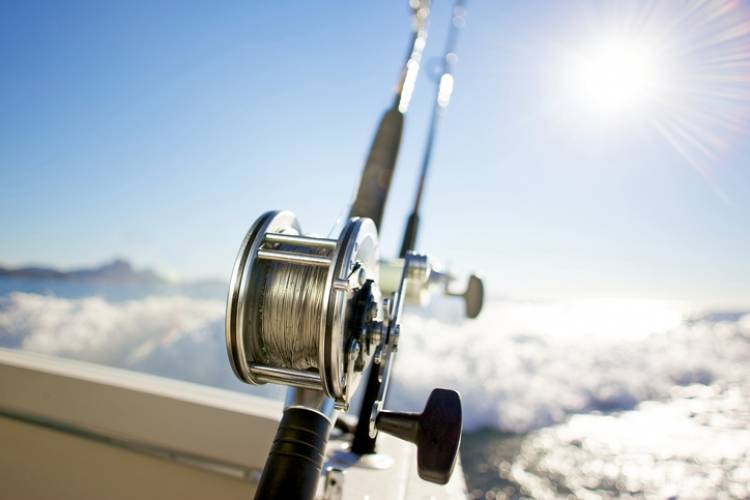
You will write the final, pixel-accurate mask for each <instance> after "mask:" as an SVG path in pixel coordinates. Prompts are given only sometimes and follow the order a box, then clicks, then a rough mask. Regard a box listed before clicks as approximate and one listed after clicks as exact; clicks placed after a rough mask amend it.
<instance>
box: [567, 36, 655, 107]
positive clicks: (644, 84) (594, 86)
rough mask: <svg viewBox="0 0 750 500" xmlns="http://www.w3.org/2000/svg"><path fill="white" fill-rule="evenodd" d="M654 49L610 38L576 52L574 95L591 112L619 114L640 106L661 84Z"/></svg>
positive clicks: (633, 42) (572, 69)
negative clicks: (577, 53) (579, 52)
mask: <svg viewBox="0 0 750 500" xmlns="http://www.w3.org/2000/svg"><path fill="white" fill-rule="evenodd" d="M655 53H656V49H655V48H654V47H653V46H649V44H647V43H643V42H640V41H638V40H628V39H622V40H609V41H606V42H604V43H600V44H597V45H594V46H592V47H590V48H589V49H588V50H587V51H585V52H583V53H581V54H579V55H578V57H577V58H576V60H575V61H574V63H573V65H572V68H571V76H572V80H573V81H572V84H573V89H574V90H575V92H576V94H577V96H576V98H577V99H578V100H579V101H580V102H581V104H583V105H584V106H586V107H588V108H590V111H594V112H596V113H600V114H604V115H619V114H623V113H630V112H634V111H636V110H639V109H643V108H644V107H645V106H647V105H648V104H649V101H653V100H655V99H656V98H657V97H658V95H657V94H658V91H659V88H660V87H664V83H665V82H663V77H662V75H661V74H660V71H659V64H658V62H657V57H656V54H655Z"/></svg>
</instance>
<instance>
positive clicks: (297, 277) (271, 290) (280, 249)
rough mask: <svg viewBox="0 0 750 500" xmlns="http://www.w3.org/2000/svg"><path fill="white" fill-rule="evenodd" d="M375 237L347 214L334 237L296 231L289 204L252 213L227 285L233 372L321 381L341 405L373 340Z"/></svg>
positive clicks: (302, 382) (255, 378) (317, 385)
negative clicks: (256, 214)
mask: <svg viewBox="0 0 750 500" xmlns="http://www.w3.org/2000/svg"><path fill="white" fill-rule="evenodd" d="M377 263H378V238H377V230H376V229H375V225H374V224H373V222H372V221H371V220H370V219H364V218H357V217H354V218H351V219H350V220H349V221H348V222H347V223H346V225H345V226H344V228H343V230H342V231H341V234H340V236H339V238H338V239H337V240H334V239H326V238H314V237H310V236H304V235H303V233H302V230H301V228H300V225H299V223H298V221H297V218H296V217H295V216H294V214H292V213H291V212H287V211H273V212H267V213H265V214H263V215H262V216H260V217H259V218H258V220H256V221H255V223H254V224H253V225H252V227H251V228H250V230H249V231H248V233H247V236H245V239H244V241H243V242H242V245H241V247H240V251H239V254H238V255H237V259H236V261H235V264H234V269H233V271H232V278H231V281H230V287H229V296H228V299H227V313H226V325H225V326H226V342H227V351H228V354H229V359H230V364H231V365H232V369H233V370H234V373H235V374H236V375H237V377H239V378H240V380H242V381H244V382H247V383H249V384H264V383H268V382H270V383H277V384H284V385H289V386H294V387H300V388H305V389H316V390H320V391H323V392H324V393H325V394H326V395H328V396H329V397H331V398H333V399H334V402H335V404H336V406H338V407H346V405H347V404H348V401H349V398H350V397H351V395H352V394H353V393H354V390H355V389H356V384H357V383H358V379H359V374H360V372H361V371H362V370H363V369H364V367H366V366H367V363H368V361H369V359H370V357H371V354H372V351H373V348H374V347H375V343H376V341H378V340H379V339H376V338H374V337H373V336H371V335H368V334H367V328H366V324H367V323H368V322H370V321H372V320H373V319H375V317H376V316H377V315H378V312H377V304H378V301H379V289H378V287H377V285H376V279H377V272H378V267H377Z"/></svg>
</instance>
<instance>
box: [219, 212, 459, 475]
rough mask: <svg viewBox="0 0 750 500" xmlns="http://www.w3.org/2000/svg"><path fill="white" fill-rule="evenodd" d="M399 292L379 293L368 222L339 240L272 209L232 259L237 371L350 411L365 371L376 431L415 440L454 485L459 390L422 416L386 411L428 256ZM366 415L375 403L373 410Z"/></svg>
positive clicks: (407, 269)
mask: <svg viewBox="0 0 750 500" xmlns="http://www.w3.org/2000/svg"><path fill="white" fill-rule="evenodd" d="M400 262H401V263H400V264H399V270H400V277H399V279H398V280H397V283H396V286H395V289H394V290H389V293H388V296H387V297H383V298H382V299H381V291H380V286H379V279H378V278H379V266H380V265H381V264H380V263H379V262H378V236H377V231H376V229H375V225H374V224H373V223H372V221H371V220H370V219H367V218H358V217H353V218H351V219H349V221H348V222H347V223H346V224H345V226H344V228H343V230H342V231H341V233H340V235H339V237H338V238H337V239H328V238H317V237H311V236H305V235H304V234H303V233H302V230H301V228H300V225H299V223H298V221H297V219H296V217H295V216H294V215H293V214H292V213H291V212H283V211H282V212H267V213H266V214H264V215H262V216H261V217H260V218H258V220H256V221H255V223H254V224H253V225H252V227H251V228H250V230H249V231H248V233H247V236H246V237H245V239H244V241H243V242H242V245H241V247H240V251H239V254H238V256H237V259H236V261H235V264H234V269H233V271H232V278H231V281H230V289H229V296H228V300H227V314H226V341H227V351H228V354H229V359H230V363H231V365H232V368H233V370H234V372H235V374H236V375H237V377H239V378H240V379H241V380H242V381H244V382H247V383H249V384H264V383H276V384H283V385H287V386H291V387H295V388H299V389H302V390H301V391H297V392H294V395H295V397H297V400H296V401H295V402H294V403H293V404H292V405H291V406H292V407H299V406H307V407H310V408H313V409H315V410H318V405H319V403H318V400H316V399H315V398H314V397H313V398H308V400H309V401H315V402H314V403H312V404H306V403H305V402H304V400H305V398H306V397H307V396H310V395H311V394H314V395H322V394H324V395H325V396H327V397H329V398H331V400H332V401H333V405H334V407H335V408H336V409H339V410H346V409H348V406H349V402H350V401H351V398H352V396H353V394H354V392H355V390H356V388H357V385H358V383H359V380H360V378H361V374H362V373H363V372H364V371H365V369H366V368H367V367H369V366H371V370H372V371H373V372H374V373H375V374H376V375H377V379H378V381H379V382H380V384H379V389H378V393H377V397H376V398H375V400H374V402H373V404H372V408H371V411H370V414H369V419H367V418H366V417H365V420H369V421H367V422H366V424H367V425H368V430H369V434H370V436H372V437H374V436H375V435H376V433H377V431H378V430H383V431H385V432H388V433H390V434H393V435H395V436H397V437H400V438H402V439H406V440H408V441H411V442H413V443H415V444H417V446H418V450H419V451H418V472H419V474H420V476H421V477H423V478H425V479H427V480H430V481H433V482H438V483H445V482H447V481H448V479H449V477H450V474H451V472H452V470H453V467H454V465H455V462H456V457H457V453H458V446H459V443H460V435H461V400H460V396H459V395H458V393H457V392H455V391H451V390H447V389H436V390H435V391H433V394H432V395H431V396H430V399H429V401H428V404H427V406H426V407H425V411H424V412H423V413H422V414H412V413H399V412H391V411H386V410H384V409H383V405H384V401H385V396H386V392H387V389H388V382H389V379H390V375H391V371H392V365H393V361H394V358H395V353H396V351H397V350H398V340H399V336H400V333H401V314H402V311H403V307H404V303H405V302H406V298H407V289H408V288H409V287H412V288H414V289H420V288H423V287H427V286H429V284H430V275H431V274H432V267H431V265H430V261H429V259H428V258H427V257H426V256H423V255H418V254H414V253H411V252H409V253H408V254H407V255H406V256H405V258H404V259H401V260H400ZM368 411H369V408H368Z"/></svg>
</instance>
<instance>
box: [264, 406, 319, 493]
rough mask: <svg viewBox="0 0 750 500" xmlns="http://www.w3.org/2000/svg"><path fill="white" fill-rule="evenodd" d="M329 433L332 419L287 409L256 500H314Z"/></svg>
mask: <svg viewBox="0 0 750 500" xmlns="http://www.w3.org/2000/svg"><path fill="white" fill-rule="evenodd" d="M330 430H331V422H330V420H328V418H326V417H325V416H324V415H323V414H321V413H319V412H317V411H315V410H311V409H308V408H302V407H296V406H294V407H290V408H287V409H286V410H284V416H283V417H282V419H281V423H280V424H279V428H278V430H277V431H276V437H275V438H274V440H273V444H272V445H271V451H270V452H269V454H268V458H267V459H266V465H265V467H264V468H263V474H262V475H261V477H260V482H259V483H258V489H256V490H255V500H270V499H277V498H279V499H281V498H283V499H299V500H312V499H314V498H315V494H316V493H317V489H318V480H319V479H320V471H321V469H322V467H323V460H324V459H325V448H326V443H327V442H328V433H329V431H330Z"/></svg>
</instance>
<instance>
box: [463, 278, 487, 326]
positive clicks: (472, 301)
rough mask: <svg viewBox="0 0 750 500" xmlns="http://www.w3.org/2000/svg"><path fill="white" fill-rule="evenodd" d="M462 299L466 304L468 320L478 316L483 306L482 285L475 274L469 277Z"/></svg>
mask: <svg viewBox="0 0 750 500" xmlns="http://www.w3.org/2000/svg"><path fill="white" fill-rule="evenodd" d="M463 297H464V302H465V304H466V316H467V317H468V318H470V319H474V318H476V317H477V316H479V313H480V312H482V305H483V304H484V283H483V282H482V280H481V278H479V276H477V275H476V274H472V275H471V276H469V283H468V284H467V285H466V291H465V292H464V294H463Z"/></svg>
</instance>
